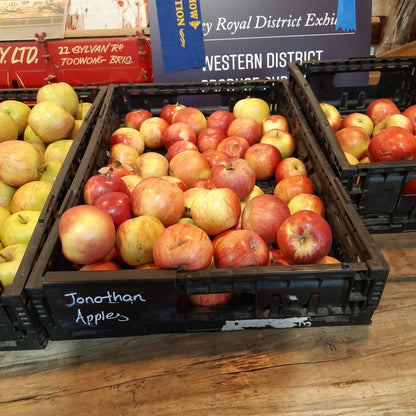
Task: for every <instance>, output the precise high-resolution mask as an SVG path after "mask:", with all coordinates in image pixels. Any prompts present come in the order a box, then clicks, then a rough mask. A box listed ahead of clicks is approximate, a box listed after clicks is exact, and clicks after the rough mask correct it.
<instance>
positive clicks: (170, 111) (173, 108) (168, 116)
mask: <svg viewBox="0 0 416 416" xmlns="http://www.w3.org/2000/svg"><path fill="white" fill-rule="evenodd" d="M182 108H185V106H184V105H183V104H179V103H176V104H165V105H164V106H163V107H162V109H161V110H160V114H159V116H160V117H161V118H163V119H164V120H166V121H167V122H168V123H169V124H172V118H173V116H174V114H175V113H176V112H177V111H179V110H181V109H182Z"/></svg>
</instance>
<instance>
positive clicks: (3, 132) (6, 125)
mask: <svg viewBox="0 0 416 416" xmlns="http://www.w3.org/2000/svg"><path fill="white" fill-rule="evenodd" d="M18 136H19V127H18V125H17V123H16V122H15V121H14V119H13V117H12V116H10V115H9V114H7V113H4V112H2V111H0V142H5V141H6V140H16V139H17V138H18Z"/></svg>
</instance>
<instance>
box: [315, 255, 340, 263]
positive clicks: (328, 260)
mask: <svg viewBox="0 0 416 416" xmlns="http://www.w3.org/2000/svg"><path fill="white" fill-rule="evenodd" d="M339 263H341V262H340V261H339V260H338V259H336V258H335V257H332V256H325V257H324V258H323V259H322V260H321V261H318V264H339Z"/></svg>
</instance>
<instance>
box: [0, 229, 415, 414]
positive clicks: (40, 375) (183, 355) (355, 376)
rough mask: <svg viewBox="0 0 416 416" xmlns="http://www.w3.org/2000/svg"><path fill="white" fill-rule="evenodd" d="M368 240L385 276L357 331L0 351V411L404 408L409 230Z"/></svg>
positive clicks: (408, 407)
mask: <svg viewBox="0 0 416 416" xmlns="http://www.w3.org/2000/svg"><path fill="white" fill-rule="evenodd" d="M375 239H376V241H377V243H378V244H379V246H380V247H381V249H382V251H383V253H384V255H385V257H386V260H387V261H388V262H389V263H390V268H391V271H390V276H389V279H388V283H387V285H386V287H385V290H384V293H383V296H382V300H381V303H380V305H379V307H378V309H377V311H376V313H375V315H374V319H373V323H372V324H371V325H369V326H342V327H319V328H313V327H312V328H302V329H283V330H282V329H261V330H246V331H236V332H225V333H220V332H218V333H198V334H174V335H151V336H144V337H130V338H115V339H94V340H78V341H59V342H58V341H51V342H49V344H48V346H47V347H46V349H44V350H37V351H12V352H0V415H1V416H23V415H25V416H31V415H34V416H35V415H36V416H49V415H58V416H66V415H77V416H84V415H86V416H95V415H99V416H107V415H111V416H113V415H117V416H119V415H120V416H130V415H134V416H136V415H140V416H142V415H145V416H147V415H151V416H162V415H169V416H179V415H181V416H195V415H198V416H200V415H226V416H227V415H238V416H246V415H247V416H263V415H270V416H271V415H287V416H299V415H301V416H318V415H319V416H322V415H331V416H334V415H337V416H338V415H339V416H367V415H368V416H369V415H371V416H393V415H404V416H412V415H416V277H415V276H416V272H415V264H416V262H415V260H416V234H415V233H407V234H404V235H390V236H386V235H384V236H375Z"/></svg>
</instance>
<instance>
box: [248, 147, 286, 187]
mask: <svg viewBox="0 0 416 416" xmlns="http://www.w3.org/2000/svg"><path fill="white" fill-rule="evenodd" d="M244 159H245V160H246V161H247V162H248V163H249V164H250V165H251V167H252V168H253V169H254V172H255V174H256V179H257V180H260V181H262V180H266V179H270V178H272V177H273V176H274V174H275V172H276V169H277V166H278V165H279V163H280V162H281V161H282V155H281V154H280V151H279V150H278V149H277V148H276V147H275V146H273V145H271V144H268V143H255V144H253V145H251V146H250V148H249V149H247V151H246V152H245V154H244Z"/></svg>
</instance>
